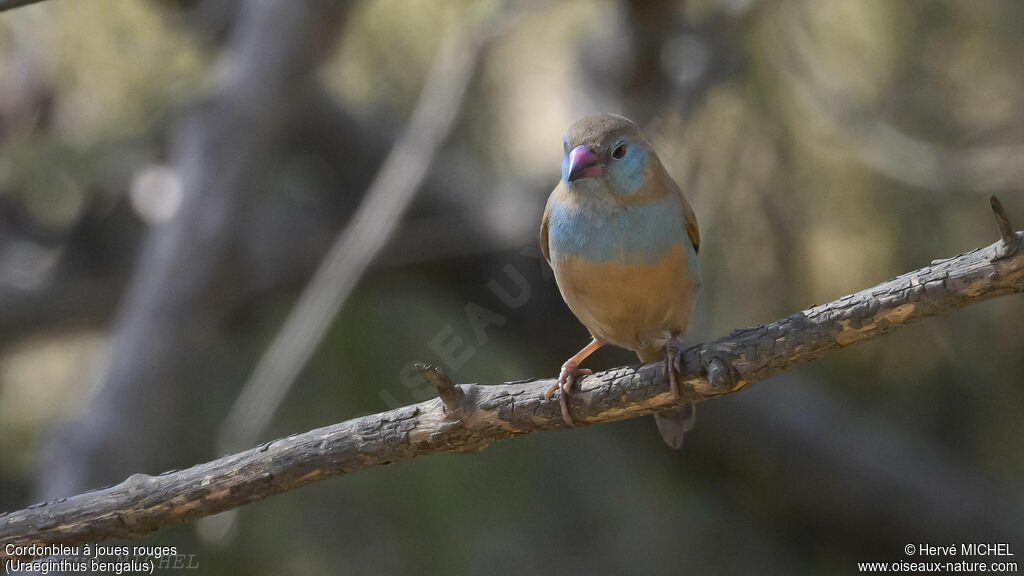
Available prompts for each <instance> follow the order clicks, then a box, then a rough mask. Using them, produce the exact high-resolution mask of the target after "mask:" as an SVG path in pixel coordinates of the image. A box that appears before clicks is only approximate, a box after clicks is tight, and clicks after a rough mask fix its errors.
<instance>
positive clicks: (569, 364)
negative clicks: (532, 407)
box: [544, 338, 604, 426]
mask: <svg viewBox="0 0 1024 576" xmlns="http://www.w3.org/2000/svg"><path fill="white" fill-rule="evenodd" d="M601 346H604V342H601V341H600V340H598V339H597V338H594V339H593V340H591V341H590V344H587V345H586V346H585V347H584V348H583V350H580V351H579V352H577V353H576V355H575V356H573V357H572V358H569V359H568V360H566V361H565V364H562V370H561V371H560V372H559V373H558V382H556V383H555V385H554V386H552V387H551V388H549V389H548V391H547V392H545V393H544V399H545V400H550V399H551V396H553V395H554V393H555V391H556V390H559V389H561V391H562V393H561V394H560V395H559V396H558V403H559V404H560V405H561V406H562V420H565V423H566V424H568V425H569V426H575V425H576V424H575V423H574V422H573V421H572V416H571V415H570V414H569V389H570V388H572V384H573V381H574V380H575V379H576V375H577V374H584V375H586V374H593V373H594V371H593V370H589V369H587V368H580V367H579V366H580V362H583V360H584V359H586V357H587V356H590V355H591V354H593V353H594V351H595V350H597V349H598V348H600V347H601Z"/></svg>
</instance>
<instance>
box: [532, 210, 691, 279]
mask: <svg viewBox="0 0 1024 576" xmlns="http://www.w3.org/2000/svg"><path fill="white" fill-rule="evenodd" d="M588 204H589V203H588ZM685 235H686V226H685V224H684V222H683V214H682V210H680V209H679V204H678V201H677V200H676V199H675V198H673V197H672V196H666V197H665V198H662V199H660V200H656V201H654V202H651V203H649V204H626V205H623V206H622V207H620V208H617V209H615V210H608V209H603V208H601V207H599V206H597V205H595V204H589V205H587V206H584V205H579V204H563V203H561V202H558V201H553V202H552V203H551V213H550V220H549V222H548V247H549V249H550V251H551V256H552V258H556V257H558V256H576V257H579V258H584V259H586V260H589V261H591V262H610V261H625V262H635V263H643V264H654V263H655V262H657V261H658V259H659V258H660V257H661V255H662V254H664V253H665V251H666V250H668V249H669V248H670V247H671V246H672V245H673V244H675V243H676V242H681V241H682V240H683V239H684V238H683V237H684V236H685Z"/></svg>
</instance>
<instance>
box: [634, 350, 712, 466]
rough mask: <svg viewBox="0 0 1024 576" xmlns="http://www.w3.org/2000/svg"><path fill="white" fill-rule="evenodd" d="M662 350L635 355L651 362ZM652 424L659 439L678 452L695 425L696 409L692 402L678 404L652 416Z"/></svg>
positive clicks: (639, 351)
mask: <svg viewBox="0 0 1024 576" xmlns="http://www.w3.org/2000/svg"><path fill="white" fill-rule="evenodd" d="M663 353H664V350H662V349H659V348H653V349H647V350H638V351H637V353H636V355H637V356H639V357H640V361H641V362H653V361H655V360H657V359H658V358H660V357H661V355H662V354H663ZM654 423H655V424H657V425H658V432H659V433H660V434H661V439H662V440H664V441H665V444H668V445H669V447H670V448H672V449H674V450H678V449H680V448H682V447H683V438H684V437H685V436H686V433H687V432H689V431H690V430H693V427H694V426H695V425H696V424H697V407H696V406H694V404H693V403H692V402H686V403H683V404H680V405H678V406H676V407H674V408H669V409H668V410H665V411H664V412H659V413H657V414H655V415H654Z"/></svg>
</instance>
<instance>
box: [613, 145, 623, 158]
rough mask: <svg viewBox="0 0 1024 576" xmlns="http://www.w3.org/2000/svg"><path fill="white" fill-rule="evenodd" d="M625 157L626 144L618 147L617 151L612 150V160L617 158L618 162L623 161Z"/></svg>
mask: <svg viewBox="0 0 1024 576" xmlns="http://www.w3.org/2000/svg"><path fill="white" fill-rule="evenodd" d="M625 155H626V145H625V144H619V145H618V146H616V147H615V150H612V158H615V159H616V160H621V159H622V157H623V156H625Z"/></svg>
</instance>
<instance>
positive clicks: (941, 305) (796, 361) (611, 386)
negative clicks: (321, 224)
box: [0, 202, 1024, 558]
mask: <svg viewBox="0 0 1024 576" xmlns="http://www.w3.org/2000/svg"><path fill="white" fill-rule="evenodd" d="M992 207H993V210H994V212H995V213H996V216H997V222H998V223H999V227H1000V230H1001V236H1002V237H1003V238H1006V234H1003V233H1002V232H1004V231H1005V230H1006V229H1007V226H1006V224H1008V222H1009V220H1008V219H1007V218H1006V214H1005V212H1004V211H1003V210H1002V207H1001V206H1000V205H999V204H998V202H993V203H992ZM1004 222H1005V224H1004ZM1012 239H1013V240H1014V242H1012V243H1007V242H1005V241H1004V240H1003V239H1000V240H999V241H998V242H996V243H995V244H992V245H990V246H988V247H985V248H979V249H976V250H972V251H970V252H967V253H965V254H961V255H959V256H957V257H955V258H950V259H945V260H936V261H934V262H932V264H931V265H930V266H927V267H925V268H922V269H920V270H915V271H913V272H909V273H907V274H903V275H902V276H899V277H897V278H894V279H892V280H889V281H888V282H884V283H882V284H879V285H878V286H875V287H873V288H869V289H867V290H862V291H860V292H857V293H856V294H851V295H849V296H844V297H843V298H840V299H839V300H835V301H833V302H830V303H828V304H823V305H820V306H815V307H813V308H809V309H807V310H804V311H803V312H799V313H796V314H793V315H791V316H788V317H786V318H782V319H781V320H777V321H775V322H771V323H768V324H763V325H761V326H755V327H752V328H745V329H740V330H735V331H734V332H733V333H732V334H730V335H728V336H726V337H724V338H720V339H718V340H715V341H713V342H708V343H704V344H699V345H697V346H694V347H692V348H690V349H688V350H687V351H686V352H685V353H684V359H685V368H684V371H683V374H682V381H681V382H682V383H681V386H680V388H681V390H682V394H683V396H684V397H685V399H686V400H689V401H693V402H700V401H703V400H707V399H709V398H713V397H715V396H720V395H724V394H728V393H731V392H734V391H736V390H739V389H740V388H742V387H744V386H747V385H750V384H754V383H756V382H760V381H762V380H764V379H766V378H768V377H770V376H772V375H774V374H777V373H779V372H782V371H783V370H787V369H789V368H792V367H794V366H797V365H800V364H804V363H806V362H810V361H812V360H815V359H817V358H820V357H821V356H823V355H824V354H825V353H827V352H828V351H830V350H833V349H836V348H841V347H843V346H848V345H850V344H853V343H855V342H860V341H863V340H868V339H870V338H874V337H877V336H881V335H882V334H886V333H888V332H891V331H892V330H894V329H895V328H896V327H898V326H902V325H904V324H909V323H911V322H916V321H918V320H921V319H923V318H927V317H929V316H935V315H937V314H941V313H944V312H948V311H950V310H954V309H957V308H962V307H965V306H968V305H970V304H974V303H976V302H980V301H983V300H987V299H990V298H994V297H996V296H1002V295H1006V294H1011V293H1021V292H1024V250H1022V249H1021V245H1022V242H1024V233H1022V232H1016V233H1015V234H1013V236H1012ZM712 358H717V359H719V360H721V361H723V362H727V363H728V364H730V365H731V366H732V368H733V369H734V370H735V371H736V374H737V375H738V379H737V382H738V383H737V385H736V386H735V387H733V388H730V389H726V388H716V387H714V386H712V385H710V384H709V383H708V380H707V378H706V374H705V373H704V369H703V366H705V365H707V364H708V362H709V361H710V359H712ZM661 366H662V365H661V363H660V362H655V363H650V364H644V365H640V366H627V367H621V368H616V369H613V370H608V371H605V372H601V373H597V374H594V375H592V376H589V377H587V378H584V379H583V380H582V382H581V383H580V388H581V389H580V391H578V392H577V393H576V394H574V395H573V396H572V401H571V409H572V413H573V416H574V418H575V420H576V422H577V423H578V424H581V425H589V424H598V423H602V422H610V421H615V420H622V419H625V418H633V417H637V416H643V415H647V414H653V413H655V412H659V411H661V410H664V409H665V408H668V407H670V406H671V405H673V403H674V402H675V401H674V400H673V398H672V395H671V393H670V392H669V390H668V382H667V379H666V378H665V374H664V373H663V371H662V367H661ZM446 380H447V378H446V377H444V376H443V375H442V374H440V373H436V374H434V375H433V377H432V382H434V384H435V386H436V387H437V388H438V390H439V391H440V392H441V393H442V395H443V397H444V401H442V399H441V398H438V399H434V400H430V401H427V402H422V403H420V404H415V405H411V406H405V407H403V408H399V409H396V410H391V411H388V412H383V413H380V414H374V415H371V416H364V417H362V418H357V419H354V420H349V421H347V422H342V423H340V424H335V425H333V426H328V427H325V428H320V429H317V430H312V431H310V432H305V433H302V434H295V435H292V436H289V437H287V438H282V439H278V440H274V441H272V442H267V443H265V444H262V445H260V446H258V447H256V448H253V449H250V450H247V451H245V452H241V453H238V454H234V455H231V456H227V457H224V458H221V459H219V460H215V461H213V462H208V463H206V464H200V465H197V466H193V467H192V468H189V469H187V470H180V471H172V472H167V473H164V474H161V475H159V476H148V475H145V474H136V475H134V476H131V477H130V478H128V479H127V480H125V481H124V482H122V483H120V484H118V485H116V486H111V487H108V488H103V489H100V490H95V491H92V492H88V493H85V494H80V495H78V496H74V497H71V498H64V499H60V500H56V501H52V502H46V503H42V504H37V505H35V506H32V507H29V508H28V509H25V510H19V511H16V512H10V513H4V514H0V558H4V557H9V556H15V557H26V556H28V555H30V554H31V553H30V552H25V551H19V550H18V549H17V548H13V549H7V546H6V545H7V544H12V545H15V546H23V545H30V544H57V543H60V544H65V545H74V544H79V543H86V542H89V543H91V542H97V541H101V540H105V539H108V538H137V537H141V536H143V535H145V534H146V533H148V532H151V531H153V530H157V529H160V528H162V527H164V526H168V525H172V524H178V523H181V522H185V521H188V520H193V519H196V518H200V517H203V516H207V515H210V514H215V513H218V512H223V511H225V510H229V509H233V508H237V507H239V506H242V505H244V504H247V503H249V502H253V501H256V500H261V499H263V498H266V497H268V496H271V495H274V494H279V493H282V492H285V491H288V490H291V489H294V488H298V487H299V486H302V485H304V484H308V483H310V482H314V481H317V480H322V479H324V478H327V477H330V476H339V475H342V474H348V473H351V472H355V471H358V470H362V469H364V468H369V467H371V466H380V465H384V464H390V463H392V462H399V461H402V460H408V459H411V458H415V457H418V456H424V455H427V454H438V453H445V452H475V451H478V450H481V449H483V448H484V447H486V446H487V445H488V444H490V443H491V442H494V441H495V440H500V439H502V438H509V437H512V436H517V435H521V434H528V433H531V432H536V431H541V430H556V429H560V428H564V427H566V424H565V423H564V422H563V421H562V418H561V414H560V411H559V406H558V402H557V400H554V399H552V400H551V401H545V400H544V391H545V390H546V389H547V388H548V387H549V386H550V385H551V381H550V380H537V381H532V382H522V383H508V384H502V385H495V386H479V385H476V384H464V385H460V386H454V387H452V386H450V383H448V382H447V381H446Z"/></svg>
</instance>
